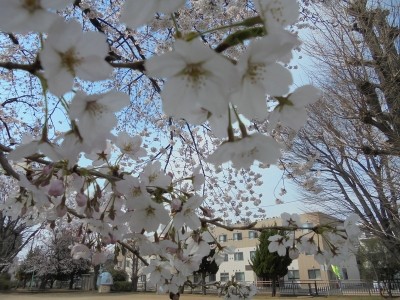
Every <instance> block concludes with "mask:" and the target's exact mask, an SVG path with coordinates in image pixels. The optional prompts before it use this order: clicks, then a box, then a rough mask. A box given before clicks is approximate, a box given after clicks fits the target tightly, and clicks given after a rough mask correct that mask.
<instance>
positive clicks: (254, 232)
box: [249, 230, 258, 240]
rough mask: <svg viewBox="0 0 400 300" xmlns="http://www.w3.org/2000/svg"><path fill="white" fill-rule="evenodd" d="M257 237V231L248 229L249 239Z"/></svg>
mask: <svg viewBox="0 0 400 300" xmlns="http://www.w3.org/2000/svg"><path fill="white" fill-rule="evenodd" d="M257 238H258V232H257V231H252V230H250V231H249V239H250V240H252V239H257Z"/></svg>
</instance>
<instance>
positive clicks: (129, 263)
mask: <svg viewBox="0 0 400 300" xmlns="http://www.w3.org/2000/svg"><path fill="white" fill-rule="evenodd" d="M126 267H127V268H130V267H131V261H130V260H127V261H126Z"/></svg>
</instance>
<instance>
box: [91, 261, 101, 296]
mask: <svg viewBox="0 0 400 300" xmlns="http://www.w3.org/2000/svg"><path fill="white" fill-rule="evenodd" d="M99 271H100V265H97V266H95V267H94V276H93V289H94V290H97V277H98V276H99Z"/></svg>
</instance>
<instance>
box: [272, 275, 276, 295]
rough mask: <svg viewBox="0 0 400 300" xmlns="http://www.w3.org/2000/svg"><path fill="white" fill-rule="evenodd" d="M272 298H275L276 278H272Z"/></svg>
mask: <svg viewBox="0 0 400 300" xmlns="http://www.w3.org/2000/svg"><path fill="white" fill-rule="evenodd" d="M271 296H272V297H275V296H276V278H272V294H271Z"/></svg>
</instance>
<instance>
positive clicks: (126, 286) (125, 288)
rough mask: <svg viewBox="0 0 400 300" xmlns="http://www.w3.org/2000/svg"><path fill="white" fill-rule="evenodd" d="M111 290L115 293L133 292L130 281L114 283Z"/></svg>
mask: <svg viewBox="0 0 400 300" xmlns="http://www.w3.org/2000/svg"><path fill="white" fill-rule="evenodd" d="M111 290H112V291H114V292H130V291H131V290H132V282H129V281H114V284H113V286H112V287H111Z"/></svg>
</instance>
